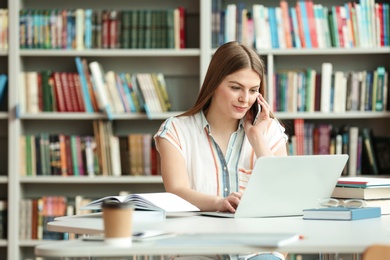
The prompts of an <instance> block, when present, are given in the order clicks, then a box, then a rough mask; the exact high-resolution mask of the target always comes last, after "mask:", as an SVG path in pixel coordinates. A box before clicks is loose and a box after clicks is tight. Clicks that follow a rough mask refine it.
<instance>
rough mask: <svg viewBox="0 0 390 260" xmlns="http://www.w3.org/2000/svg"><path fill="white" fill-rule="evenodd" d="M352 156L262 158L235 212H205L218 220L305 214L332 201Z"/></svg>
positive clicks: (202, 213)
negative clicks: (308, 210) (323, 200)
mask: <svg viewBox="0 0 390 260" xmlns="http://www.w3.org/2000/svg"><path fill="white" fill-rule="evenodd" d="M347 160H348V155H346V154H338V155H302V156H275V157H260V158H259V159H257V161H256V163H255V167H254V168H253V171H252V176H251V177H250V179H249V182H248V184H247V187H246V189H245V191H244V193H243V195H242V197H241V201H240V204H239V205H238V207H237V209H236V212H235V213H228V212H201V213H200V214H201V215H206V216H218V217H235V218H250V217H281V216H299V215H303V212H302V210H303V209H308V208H316V207H318V206H319V204H318V199H323V198H330V197H331V195H332V192H333V190H334V188H335V186H336V184H337V181H338V178H339V177H340V176H341V173H342V171H343V169H344V166H345V165H346V162H347Z"/></svg>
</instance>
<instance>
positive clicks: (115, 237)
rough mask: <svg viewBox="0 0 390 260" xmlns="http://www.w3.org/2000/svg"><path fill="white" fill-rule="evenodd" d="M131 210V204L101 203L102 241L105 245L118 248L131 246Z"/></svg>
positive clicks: (106, 201) (108, 201) (109, 201)
mask: <svg viewBox="0 0 390 260" xmlns="http://www.w3.org/2000/svg"><path fill="white" fill-rule="evenodd" d="M133 208H134V206H133V203H131V202H124V203H118V202H117V201H113V200H105V201H103V204H102V210H103V223H104V240H105V242H106V243H107V244H109V245H113V246H120V247H129V246H131V244H132V224H133V220H132V217H133Z"/></svg>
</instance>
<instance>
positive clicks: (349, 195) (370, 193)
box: [331, 186, 390, 200]
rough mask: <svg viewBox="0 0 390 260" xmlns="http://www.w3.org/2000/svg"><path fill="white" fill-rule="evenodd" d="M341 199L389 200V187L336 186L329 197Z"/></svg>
mask: <svg viewBox="0 0 390 260" xmlns="http://www.w3.org/2000/svg"><path fill="white" fill-rule="evenodd" d="M331 196H332V197H334V198H342V199H365V200H372V199H390V187H387V186H375V187H369V188H361V187H345V186H336V187H335V188H334V190H333V193H332V195H331Z"/></svg>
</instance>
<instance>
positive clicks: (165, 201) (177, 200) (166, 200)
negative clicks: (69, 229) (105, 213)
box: [81, 192, 199, 212]
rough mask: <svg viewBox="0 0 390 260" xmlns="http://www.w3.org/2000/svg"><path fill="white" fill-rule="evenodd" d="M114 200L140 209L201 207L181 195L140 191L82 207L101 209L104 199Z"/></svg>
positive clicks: (167, 210) (184, 209) (187, 210)
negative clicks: (128, 203) (131, 204)
mask: <svg viewBox="0 0 390 260" xmlns="http://www.w3.org/2000/svg"><path fill="white" fill-rule="evenodd" d="M107 199H110V200H114V201H117V202H118V203H121V202H132V203H133V204H134V208H135V209H138V210H160V211H165V212H193V211H199V208H197V207H196V206H194V205H192V204H191V203H189V202H188V201H186V200H184V199H182V198H181V197H179V196H177V195H175V194H173V193H169V192H157V193H138V194H129V195H122V196H106V197H102V198H100V199H97V200H94V201H92V202H91V203H89V204H86V205H84V206H83V207H81V209H95V210H99V209H101V204H102V203H103V201H104V200H107Z"/></svg>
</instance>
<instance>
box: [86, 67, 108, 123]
mask: <svg viewBox="0 0 390 260" xmlns="http://www.w3.org/2000/svg"><path fill="white" fill-rule="evenodd" d="M89 68H90V70H91V74H92V78H93V86H94V90H95V93H96V97H97V101H98V105H99V108H100V109H101V110H102V111H104V112H105V113H106V115H107V117H108V119H109V120H112V118H113V116H112V113H113V112H112V110H113V108H112V103H111V102H112V101H110V100H109V95H108V93H107V87H106V80H105V78H104V75H105V74H104V71H103V69H102V66H101V64H100V63H98V62H97V61H93V62H91V63H89Z"/></svg>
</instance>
